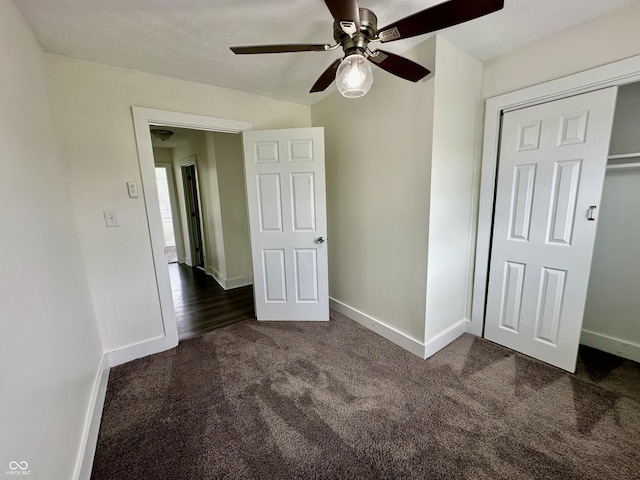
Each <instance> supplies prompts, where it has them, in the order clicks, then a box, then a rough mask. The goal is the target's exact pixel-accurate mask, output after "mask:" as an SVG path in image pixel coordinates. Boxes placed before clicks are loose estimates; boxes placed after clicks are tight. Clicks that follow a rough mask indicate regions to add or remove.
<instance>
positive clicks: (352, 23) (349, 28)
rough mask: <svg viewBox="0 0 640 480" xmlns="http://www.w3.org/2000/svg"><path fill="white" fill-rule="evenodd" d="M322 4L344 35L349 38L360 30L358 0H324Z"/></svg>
mask: <svg viewBox="0 0 640 480" xmlns="http://www.w3.org/2000/svg"><path fill="white" fill-rule="evenodd" d="M324 3H326V4H327V7H328V8H329V11H330V12H331V15H332V16H333V18H334V20H335V21H336V23H337V24H338V25H340V28H342V31H343V32H344V33H346V34H347V35H349V36H350V37H351V36H353V34H355V33H357V32H358V31H359V30H360V9H359V8H358V0H324Z"/></svg>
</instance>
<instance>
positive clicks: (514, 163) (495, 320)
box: [485, 87, 617, 372]
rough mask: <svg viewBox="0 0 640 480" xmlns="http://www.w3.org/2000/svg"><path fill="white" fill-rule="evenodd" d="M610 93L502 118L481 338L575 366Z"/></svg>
mask: <svg viewBox="0 0 640 480" xmlns="http://www.w3.org/2000/svg"><path fill="white" fill-rule="evenodd" d="M616 92H617V89H616V88H615V87H614V88H608V89H604V90H600V91H596V92H592V93H587V94H583V95H578V96H575V97H570V98H566V99H562V100H558V101H554V102H549V103H546V104H542V105H536V106H533V107H529V108H524V109H521V110H517V111H513V112H509V113H506V114H505V115H504V118H503V124H502V139H501V146H500V158H499V167H498V182H497V188H496V204H495V217H494V228H493V239H492V250H491V264H490V274H489V288H488V295H487V314H486V322H485V337H486V338H487V339H489V340H492V341H494V342H496V343H499V344H501V345H504V346H506V347H509V348H512V349H514V350H517V351H519V352H522V353H524V354H527V355H530V356H532V357H535V358H538V359H540V360H542V361H545V362H547V363H550V364H552V365H555V366H557V367H560V368H562V369H565V370H568V371H571V372H573V371H575V366H576V359H577V352H578V343H579V338H580V329H581V325H582V318H583V314H584V305H585V300H586V294H587V285H588V281H589V270H590V267H591V258H592V254H593V245H594V238H595V233H596V221H595V219H596V218H597V213H598V210H597V206H598V205H599V202H600V196H601V193H602V185H603V182H604V174H605V168H606V163H607V153H608V151H609V140H610V136H611V128H612V124H613V113H614V108H615V100H616ZM592 219H593V220H592Z"/></svg>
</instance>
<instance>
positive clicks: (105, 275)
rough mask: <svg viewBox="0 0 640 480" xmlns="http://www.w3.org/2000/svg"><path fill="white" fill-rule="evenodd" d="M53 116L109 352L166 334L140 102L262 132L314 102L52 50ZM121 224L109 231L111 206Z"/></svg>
mask: <svg viewBox="0 0 640 480" xmlns="http://www.w3.org/2000/svg"><path fill="white" fill-rule="evenodd" d="M46 68H47V76H48V81H49V91H50V97H51V99H52V105H53V115H54V123H55V125H56V129H57V134H58V136H59V138H60V140H61V142H60V143H61V150H62V153H63V155H64V156H65V157H66V158H67V159H68V162H69V171H70V178H71V186H72V189H73V192H74V205H75V210H76V215H77V220H78V226H79V230H80V238H81V240H82V243H83V247H84V255H85V262H86V267H87V273H88V276H89V282H90V285H91V291H92V296H93V300H94V307H95V312H96V317H97V320H98V325H99V327H100V331H101V333H102V338H103V342H104V346H105V349H106V350H114V349H119V348H123V347H126V346H129V345H132V344H136V343H138V342H145V341H147V340H149V339H152V338H154V337H160V336H162V335H163V327H162V320H161V315H160V305H159V300H158V291H157V288H156V280H155V275H154V268H153V262H152V254H151V244H150V238H149V230H148V225H147V217H146V211H145V207H144V199H143V198H142V197H140V198H138V199H130V198H129V197H128V195H127V189H126V182H127V181H128V180H136V181H138V182H139V183H140V168H139V163H138V155H137V149H136V143H135V136H134V130H133V122H132V115H131V106H132V105H138V106H144V107H150V108H158V109H164V110H171V111H176V112H187V113H194V114H200V115H208V116H213V117H221V118H228V119H235V120H241V121H247V122H253V124H254V127H255V128H256V129H266V128H285V127H306V126H309V125H310V123H311V116H310V108H309V107H307V106H303V105H297V104H292V103H287V102H283V101H278V100H273V99H269V98H266V97H260V96H257V95H251V94H247V93H243V92H238V91H234V90H228V89H223V88H217V87H212V86H208V85H202V84H198V83H193V82H187V81H182V80H177V79H173V78H166V77H160V76H157V75H151V74H145V73H141V72H137V71H132V70H126V69H121V68H115V67H109V66H105V65H100V64H95V63H90V62H85V61H81V60H74V59H70V58H66V57H62V56H57V55H47V56H46ZM107 209H109V210H117V211H118V215H119V220H120V226H119V227H117V228H109V229H107V228H105V226H104V220H103V218H102V211H103V210H107Z"/></svg>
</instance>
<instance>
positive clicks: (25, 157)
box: [0, 0, 102, 479]
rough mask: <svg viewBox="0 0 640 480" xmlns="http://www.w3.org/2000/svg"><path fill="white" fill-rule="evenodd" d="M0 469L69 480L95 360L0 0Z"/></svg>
mask: <svg viewBox="0 0 640 480" xmlns="http://www.w3.org/2000/svg"><path fill="white" fill-rule="evenodd" d="M0 11H2V15H0V65H2V74H1V76H2V89H0V152H1V153H0V161H1V163H2V175H0V225H2V233H1V234H0V250H1V251H2V255H0V306H1V307H0V392H2V395H1V396H0V419H1V427H0V471H2V472H4V471H5V470H9V468H8V465H9V462H11V461H17V462H22V461H26V462H27V463H28V464H29V469H30V470H31V476H30V477H29V478H33V479H52V478H59V479H69V478H72V477H73V475H74V467H75V464H76V460H77V457H78V454H79V449H80V447H81V439H82V436H83V427H84V421H85V417H86V415H87V411H88V408H89V402H90V397H91V392H92V388H93V385H94V381H95V380H96V375H97V374H98V369H99V365H100V362H101V359H102V345H101V343H100V339H99V336H98V331H97V326H96V321H95V317H94V313H93V309H92V305H91V296H90V293H89V285H88V282H87V275H86V272H85V270H84V266H83V260H82V253H81V246H80V241H79V238H78V232H77V227H76V223H75V218H74V214H73V204H72V200H71V192H70V189H69V181H68V176H67V171H66V165H65V163H64V161H63V159H62V157H61V156H60V155H59V153H58V149H57V146H56V143H55V140H54V134H53V128H52V122H51V111H50V108H49V98H48V95H47V90H46V84H45V74H44V67H43V59H42V56H43V55H44V53H43V52H42V51H41V49H40V47H39V45H38V44H37V42H36V40H35V38H34V37H33V35H32V32H31V31H30V29H29V28H28V26H27V25H26V23H25V21H24V19H23V18H22V16H21V15H20V13H19V12H18V10H17V8H16V6H15V4H14V3H13V2H12V1H10V0H0Z"/></svg>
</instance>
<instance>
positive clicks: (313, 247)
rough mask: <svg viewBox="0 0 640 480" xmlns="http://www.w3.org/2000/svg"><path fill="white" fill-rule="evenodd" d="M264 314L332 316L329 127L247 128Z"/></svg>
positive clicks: (259, 312) (257, 287)
mask: <svg viewBox="0 0 640 480" xmlns="http://www.w3.org/2000/svg"><path fill="white" fill-rule="evenodd" d="M242 136H243V142H244V156H245V177H246V182H247V205H248V209H249V227H250V231H251V250H252V260H253V273H254V295H255V306H256V316H257V318H258V320H329V280H328V277H329V274H328V264H327V244H326V235H327V214H326V204H325V171H324V129H322V128H296V129H287V130H265V131H248V132H244V133H243V135H242Z"/></svg>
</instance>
